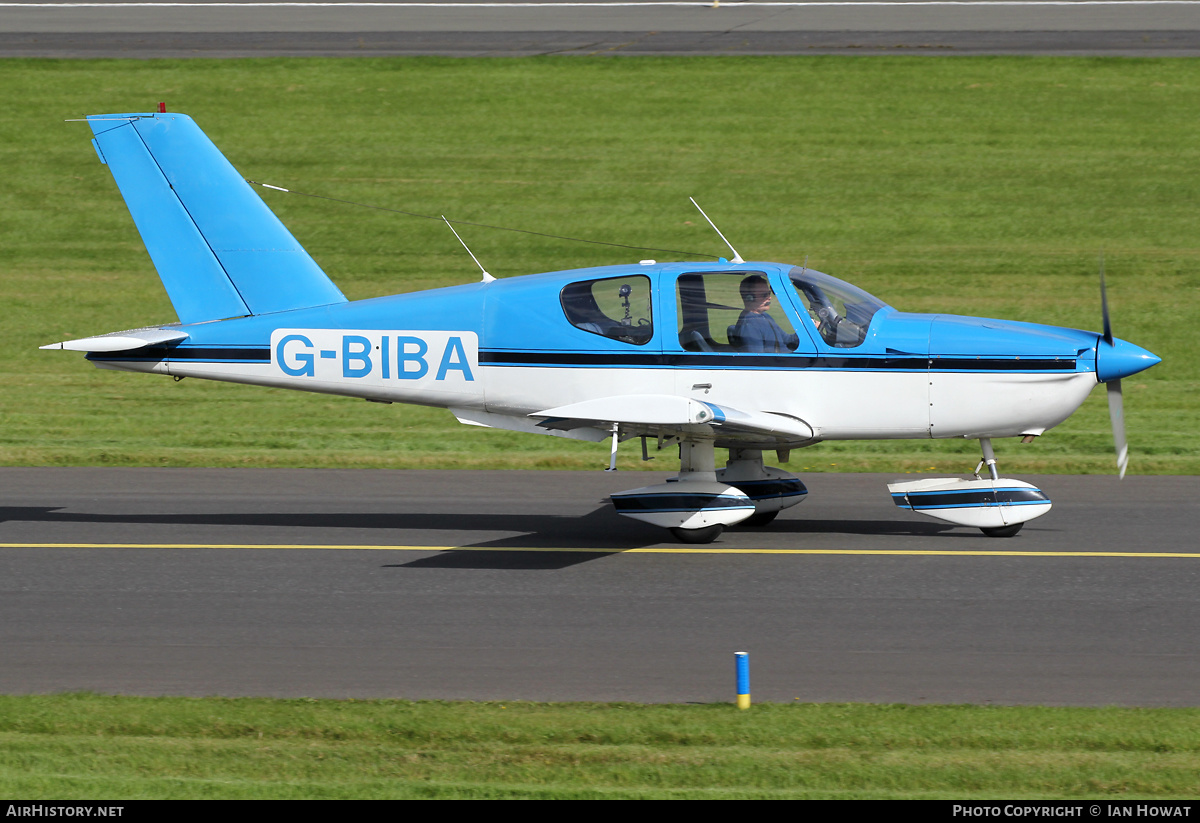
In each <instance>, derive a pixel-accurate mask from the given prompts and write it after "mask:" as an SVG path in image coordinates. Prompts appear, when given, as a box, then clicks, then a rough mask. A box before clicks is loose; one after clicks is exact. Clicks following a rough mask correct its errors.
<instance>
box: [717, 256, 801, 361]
mask: <svg viewBox="0 0 1200 823" xmlns="http://www.w3.org/2000/svg"><path fill="white" fill-rule="evenodd" d="M738 291H739V292H740V293H741V295H742V304H743V305H744V306H745V308H744V309H743V311H742V313H741V315H740V316H739V317H738V321H737V323H736V324H734V325H733V326H732V327H730V329H729V336H730V341H729V342H731V343H732V344H733V345H734V346H735V347H736V348H737V350H738V351H744V352H786V351H795V349H796V345H797V342H798V338H797V336H796V335H795V334H788V333H787V332H785V331H784V330H783V329H781V328H780V327H779V324H778V323H776V322H775V318H773V317H771V315H770V314H768V313H767V312H768V310H769V309H770V308H771V298H772V297H774V293H773V292H772V291H771V284H770V283H768V282H767V279H766V278H765V277H763V276H762V275H761V274H752V275H750V276H749V277H747V278H746V279H744V280H743V281H742V282H741V284H740V285H739V286H738Z"/></svg>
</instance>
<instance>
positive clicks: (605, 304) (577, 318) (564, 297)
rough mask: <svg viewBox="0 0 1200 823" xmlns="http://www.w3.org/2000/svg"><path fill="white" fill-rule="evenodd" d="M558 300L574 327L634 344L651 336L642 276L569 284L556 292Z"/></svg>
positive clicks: (645, 279) (647, 290)
mask: <svg viewBox="0 0 1200 823" xmlns="http://www.w3.org/2000/svg"><path fill="white" fill-rule="evenodd" d="M559 302H560V303H561V304H562V309H563V313H564V314H566V316H567V320H569V321H570V323H571V325H572V326H574V327H575V328H577V329H582V330H583V331H586V332H591V333H592V334H598V335H600V336H602V337H609V338H612V339H613V340H620V341H621V342H622V343H632V344H634V345H635V346H642V345H645V344H646V343H649V342H650V338H651V337H653V336H654V322H653V319H652V315H651V312H650V278H649V277H645V276H644V275H633V276H630V277H612V278H607V279H604V280H581V281H579V282H578V283H571V284H570V285H568V286H566V287H564V288H563V290H562V292H560V293H559Z"/></svg>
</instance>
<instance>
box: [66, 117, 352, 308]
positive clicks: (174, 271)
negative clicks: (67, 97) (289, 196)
mask: <svg viewBox="0 0 1200 823" xmlns="http://www.w3.org/2000/svg"><path fill="white" fill-rule="evenodd" d="M88 124H89V125H91V127H92V132H93V133H94V134H95V136H96V137H95V139H94V140H93V141H92V145H93V146H95V148H96V153H97V154H99V155H100V161H101V162H102V163H105V164H106V165H107V166H108V168H109V171H111V172H112V176H113V178H114V179H115V180H116V181H117V188H119V189H120V190H121V195H122V196H123V197H124V198H125V204H126V205H127V206H128V207H129V213H130V214H131V215H132V216H133V222H134V223H135V224H136V225H137V228H138V231H139V232H140V233H141V235H142V242H144V243H145V244H146V250H147V251H148V252H150V259H151V260H152V261H153V262H154V267H155V268H156V269H158V276H159V277H160V278H162V282H163V286H165V287H166V289H167V295H168V296H169V297H170V298H171V303H172V305H174V307H175V312H176V313H177V314H178V315H179V319H180V320H181V321H182V322H184V323H199V322H203V321H206V320H221V319H224V318H227V317H241V316H243V315H247V314H268V313H270V312H277V311H287V310H289V309H299V308H307V307H309V306H323V305H327V304H330V303H344V302H345V301H346V298H345V297H344V296H342V293H341V292H340V291H339V290H338V288H337V286H335V285H334V284H333V281H331V280H330V279H329V278H328V277H327V276H326V275H325V273H324V272H323V271H321V268H320V267H319V266H318V265H317V264H316V261H314V260H313V259H312V258H311V257H310V256H309V255H308V252H306V251H305V250H304V248H303V247H302V246H301V245H300V244H299V243H298V242H297V241H296V238H295V237H293V236H292V233H291V232H289V231H288V230H287V229H286V228H285V227H284V225H283V223H281V222H279V218H277V217H276V216H275V215H274V213H272V212H271V210H270V209H269V208H267V204H266V203H264V202H263V201H262V199H261V198H260V197H259V196H258V195H257V194H256V193H255V192H254V190H253V189H252V188H250V185H249V184H248V183H247V182H246V181H245V179H243V178H242V176H241V175H240V174H238V172H237V170H236V169H234V167H233V166H232V165H230V163H229V161H228V160H226V159H225V157H224V155H222V154H221V152H220V151H219V150H218V149H217V147H216V146H214V145H213V143H212V141H211V140H209V139H208V137H207V136H206V135H205V134H204V132H202V131H201V130H200V128H199V127H198V126H197V125H196V124H195V123H194V122H192V118H190V117H188V116H187V115H184V114H97V115H91V116H89V117H88Z"/></svg>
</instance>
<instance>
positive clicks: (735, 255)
mask: <svg viewBox="0 0 1200 823" xmlns="http://www.w3.org/2000/svg"><path fill="white" fill-rule="evenodd" d="M688 200H691V201H692V205H693V206H695V207H696V210H697V211H698V212H700V214H702V215H704V219H705V220H708V225H710V226H712V227H713V231H715V232H716V233H717V236H718V237H720V238H721V239H722V240H725V235H723V234H721V230H720V229H718V228H717V224H716V223H714V222H713V221H712V219H711V218H710V217H709V216H708V215H707V214H704V209H702V208H700V204H699V203H697V202H696V198H695V197H689V198H688ZM725 245H726V246H729V250H730V251H731V252H733V262H734V263H745V262H746V261H745V260H743V259H742V256H741V255H740V254H738V250H737V249H735V248H734V247H733V244H732V243H730V242H729V241H728V240H725Z"/></svg>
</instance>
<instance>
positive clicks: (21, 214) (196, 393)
mask: <svg viewBox="0 0 1200 823" xmlns="http://www.w3.org/2000/svg"><path fill="white" fill-rule="evenodd" d="M0 84H2V85H3V88H4V90H5V92H4V94H3V95H2V96H0V163H2V164H3V168H4V169H5V175H4V186H2V187H0V216H2V219H0V287H2V294H3V301H4V307H5V322H4V323H3V324H2V326H0V422H2V425H0V464H4V465H170V466H189V465H209V466H240V465H252V466H339V467H352V466H371V467H392V468H420V467H432V466H437V467H479V468H587V467H595V466H599V465H602V464H604V463H605V462H606V457H607V455H606V451H607V450H606V449H605V448H604V447H603V446H595V445H586V444H578V443H573V442H570V441H564V440H560V439H557V438H537V437H531V436H526V435H516V434H508V433H503V432H487V431H481V430H478V429H475V428H466V427H461V426H459V425H458V424H457V423H456V422H455V421H454V420H453V419H452V418H451V417H450V416H449V414H448V413H446V412H444V411H438V410H430V409H421V408H414V407H402V406H378V405H374V404H367V403H363V402H361V401H354V400H350V399H343V398H328V397H320V396H315V395H304V394H297V393H287V392H280V391H270V390H263V389H256V388H252V387H241V386H232V385H221V384H212V383H204V382H202V381H197V380H186V381H183V382H182V383H179V384H174V383H171V382H170V381H169V380H166V379H164V378H156V377H150V376H144V375H128V374H119V373H112V372H100V371H96V370H94V369H92V367H91V366H90V365H88V364H86V363H84V362H82V359H81V357H79V356H78V355H72V354H64V353H61V352H58V353H51V352H43V351H38V349H37V346H38V345H41V344H44V343H50V342H54V341H58V340H63V339H68V338H72V337H82V336H86V335H90V334H96V333H103V332H107V331H113V330H117V329H123V328H130V327H134V326H140V325H144V324H147V323H156V322H163V321H169V320H173V319H174V314H173V312H172V310H171V307H170V305H169V303H168V302H167V300H166V296H165V294H164V293H163V291H162V288H161V286H160V285H159V283H158V279H157V276H156V275H155V274H154V272H153V269H152V267H151V266H150V263H149V259H148V257H147V256H146V254H145V251H144V250H143V248H142V246H141V243H140V241H139V239H138V237H137V234H136V232H135V230H134V229H133V226H132V223H131V221H130V220H129V217H128V214H127V212H126V211H125V208H124V205H123V203H122V201H121V199H120V196H119V194H118V193H117V191H116V187H115V186H114V184H113V182H112V180H111V176H110V175H109V174H108V172H107V170H106V169H105V168H104V167H103V166H101V165H100V164H99V163H98V162H97V159H96V157H95V154H94V153H93V152H92V150H91V149H90V147H89V146H88V139H89V137H88V135H89V131H88V129H87V126H86V125H84V124H82V123H64V122H62V121H63V119H64V118H69V117H80V116H82V115H85V114H89V113H101V112H106V111H139V110H146V109H149V108H152V107H153V105H154V103H155V102H156V101H158V100H166V101H167V103H168V106H169V107H170V108H171V109H172V110H178V111H184V112H187V113H189V114H191V115H192V116H194V117H195V118H196V119H197V121H198V122H199V123H200V124H201V126H202V127H203V128H204V129H205V130H206V131H207V132H208V133H209V135H210V136H211V137H212V138H213V140H214V141H215V142H216V143H217V145H218V146H220V147H221V148H222V149H223V150H224V151H225V153H226V155H227V156H228V157H229V159H230V160H231V161H232V162H233V163H234V165H235V166H236V167H237V168H238V169H239V170H240V171H241V172H242V173H244V174H245V175H246V176H247V177H250V178H252V179H255V180H262V181H266V182H270V183H274V184H277V185H283V186H286V187H289V188H293V189H296V190H299V191H305V192H312V193H317V194H322V195H328V196H331V197H337V198H343V199H347V200H355V201H361V202H367V203H372V204H377V205H381V206H385V207H388V208H397V209H403V210H406V211H414V212H420V213H425V214H441V213H445V214H447V215H449V216H450V217H452V218H457V219H462V220H472V221H478V222H482V223H489V224H495V225H505V226H514V227H519V228H528V229H533V230H536V231H540V232H546V233H551V234H561V235H568V236H575V237H586V238H594V239H601V240H610V241H614V242H620V243H629V244H644V245H647V246H652V247H657V248H670V249H690V250H696V251H698V252H707V253H710V254H713V255H717V254H721V253H722V252H723V249H722V247H721V245H720V243H719V240H718V239H717V238H716V237H715V235H713V234H712V232H711V231H710V230H709V229H708V228H707V227H706V226H705V225H704V224H703V221H702V220H700V219H699V217H698V215H697V214H696V213H695V212H694V211H693V210H692V207H691V205H690V203H688V201H687V197H688V195H693V196H695V197H696V198H697V199H698V200H699V202H700V203H701V204H702V205H704V207H705V208H706V210H708V212H709V213H710V215H712V216H713V217H714V219H715V220H717V222H718V224H719V225H720V226H721V228H722V230H723V231H724V232H725V234H726V235H727V236H729V237H730V238H731V239H732V240H733V241H734V243H735V245H737V246H738V248H739V250H740V251H741V252H742V254H743V255H744V256H746V257H747V258H748V259H765V260H778V261H783V262H793V263H801V262H803V261H805V260H806V259H807V261H808V263H809V265H810V266H813V267H814V268H818V269H821V270H824V271H827V272H829V273H831V274H834V275H837V276H840V277H842V278H844V279H847V280H849V281H851V282H854V283H856V284H858V285H860V286H862V287H864V288H866V289H867V290H869V291H871V292H873V293H875V294H877V295H879V296H880V297H881V298H883V299H885V300H886V301H888V302H889V303H891V304H892V305H895V306H896V307H897V308H900V309H903V310H910V311H941V312H952V313H961V314H971V315H982V316H992V317H1003V318H1011V319H1022V320H1030V321H1034V322H1044V323H1051V324H1056V325H1067V326H1074V327H1082V328H1093V329H1095V328H1099V324H1100V318H1099V295H1098V285H1097V259H1098V257H1099V254H1100V251H1101V250H1103V251H1104V254H1105V259H1106V265H1107V269H1108V273H1109V286H1110V302H1111V305H1112V309H1113V315H1114V324H1115V331H1116V333H1117V334H1118V335H1119V336H1121V337H1123V338H1126V339H1129V340H1132V341H1134V342H1136V343H1138V344H1139V345H1143V346H1145V347H1146V348H1148V349H1150V350H1151V351H1153V352H1155V353H1156V354H1159V355H1160V356H1162V357H1163V359H1164V362H1163V363H1162V364H1161V365H1159V366H1157V367H1156V368H1154V369H1153V370H1151V371H1149V372H1145V373H1143V374H1141V375H1138V376H1136V377H1134V378H1132V379H1130V380H1127V381H1125V391H1126V414H1127V419H1128V427H1129V437H1130V441H1131V445H1132V452H1133V458H1132V471H1134V472H1142V473H1164V474H1190V473H1196V472H1197V471H1200V434H1198V432H1200V425H1198V424H1200V410H1198V404H1197V403H1196V402H1195V399H1194V398H1195V397H1196V396H1197V388H1198V385H1200V373H1198V369H1200V365H1198V364H1197V357H1196V356H1195V354H1196V344H1195V339H1196V331H1195V330H1196V328H1198V327H1200V300H1198V299H1197V297H1198V292H1200V245H1198V244H1197V241H1196V220H1195V204H1196V203H1197V202H1198V201H1200V178H1198V177H1197V175H1196V174H1195V172H1194V170H1195V169H1196V168H1197V167H1200V139H1198V138H1200V133H1198V132H1200V121H1197V119H1196V118H1195V105H1194V101H1195V99H1196V95H1197V93H1198V92H1200V61H1197V60H1191V59H1141V60H1132V59H1082V58H1081V59H1073V58H1045V59H1042V58H952V59H946V58H921V57H899V58H889V57H866V58H853V57H797V58H784V57H781V58H734V57H724V58H664V59H658V58H597V59H587V58H578V57H571V58H544V59H542V58H538V59H519V60H517V59H514V60H451V59H351V60H334V59H320V60H317V59H313V60H304V59H262V60H224V61H209V60H187V61H119V60H114V61H55V60H6V61H0ZM264 197H265V198H266V199H267V201H268V203H269V204H270V205H271V207H272V208H274V209H275V210H276V211H277V213H278V214H279V215H280V217H281V218H282V219H283V220H284V222H285V223H286V224H287V225H288V226H289V227H290V228H291V229H292V231H293V233H295V234H296V236H297V237H298V238H299V239H300V241H301V242H302V243H304V244H305V246H306V247H307V248H308V249H309V251H310V252H311V253H312V254H313V256H314V257H315V258H316V259H317V261H318V262H319V263H320V264H321V265H322V266H323V267H324V268H325V269H326V271H327V272H328V273H329V274H330V276H331V277H332V278H333V279H334V280H335V282H337V283H338V285H339V286H340V287H341V288H342V289H343V291H344V292H345V293H346V294H347V296H349V297H351V298H362V297H371V296H376V295H380V294H389V293H395V292H403V291H410V290H415V289H423V288H428V287H432V286H437V285H444V284H451V283H460V282H469V281H474V280H476V279H477V277H478V273H477V271H476V270H475V268H474V265H473V264H472V263H471V261H470V259H469V258H468V257H467V256H466V255H465V254H464V253H463V252H462V249H461V247H459V245H458V243H457V241H456V240H455V239H454V237H453V235H451V234H450V233H449V232H448V231H447V230H446V229H445V227H444V226H442V225H440V224H439V223H437V222H434V221H425V220H419V219H415V218H406V217H402V216H399V215H394V214H389V213H385V212H380V211H372V210H366V209H357V208H353V207H350V206H346V205H339V204H336V203H330V202H328V201H324V200H315V199H310V198H303V197H297V196H294V195H286V194H280V193H276V192H265V193H264ZM464 236H465V238H466V240H467V242H468V243H469V244H470V245H471V247H472V249H473V251H474V252H475V253H476V255H478V256H479V258H480V259H481V260H482V261H483V262H484V264H485V265H486V266H487V267H488V269H489V271H491V272H492V273H494V274H496V275H498V276H513V275H519V274H524V273H529V272H536V271H547V270H555V269H562V268H573V267H579V266H588V265H599V264H611V263H622V262H629V261H631V260H635V259H637V258H638V257H640V256H644V254H651V256H655V257H657V258H658V259H672V257H673V256H672V255H666V254H663V253H660V252H655V253H638V252H633V251H628V250H620V249H612V248H605V247H601V246H590V245H584V244H574V243H565V242H562V241H557V240H551V239H548V238H544V237H535V236H531V235H526V234H513V233H508V232H498V231H489V230H484V229H478V228H471V227H466V229H465V231H464ZM1102 395H1103V392H1102V391H1097V392H1096V394H1095V395H1094V396H1093V397H1092V398H1091V399H1089V401H1088V403H1087V404H1086V405H1085V406H1084V408H1083V409H1082V410H1081V411H1080V412H1079V413H1077V414H1076V415H1075V416H1074V417H1073V418H1072V419H1071V420H1069V421H1067V423H1065V424H1063V425H1062V426H1060V427H1059V428H1058V429H1056V430H1054V431H1052V432H1050V433H1049V434H1048V435H1047V436H1044V437H1042V438H1039V440H1038V441H1037V442H1036V443H1035V444H1033V445H1029V446H1017V445H1016V444H1015V442H1011V443H1007V442H1006V443H1001V444H998V452H999V456H1000V458H1001V460H1002V465H1003V466H1004V468H1005V470H1006V471H1009V472H1054V471H1062V472H1108V471H1111V470H1112V466H1113V457H1112V454H1111V451H1112V446H1111V438H1110V435H1109V431H1108V429H1109V427H1108V420H1107V411H1106V406H1105V402H1104V399H1103V396H1102ZM628 451H629V452H630V454H629V455H628V456H626V457H623V458H622V461H623V465H624V466H625V467H627V468H636V467H637V466H638V462H637V460H636V459H635V457H634V455H633V454H632V452H633V451H635V450H634V449H628ZM976 453H977V447H976V446H975V445H974V444H963V443H947V442H932V443H931V442H927V441H900V442H888V443H880V442H874V443H841V444H823V445H821V446H818V447H816V448H815V449H812V450H810V451H806V452H800V453H797V454H796V455H794V456H793V460H792V464H791V465H792V466H793V467H797V468H800V467H804V466H808V467H809V469H810V470H815V469H817V468H820V469H821V470H826V471H838V470H851V471H861V470H876V471H927V470H931V469H933V468H936V470H938V471H947V470H950V471H954V470H961V469H963V468H970V467H971V466H973V465H974V462H975V460H976ZM652 465H653V464H652ZM655 467H656V468H657V466H655Z"/></svg>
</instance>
